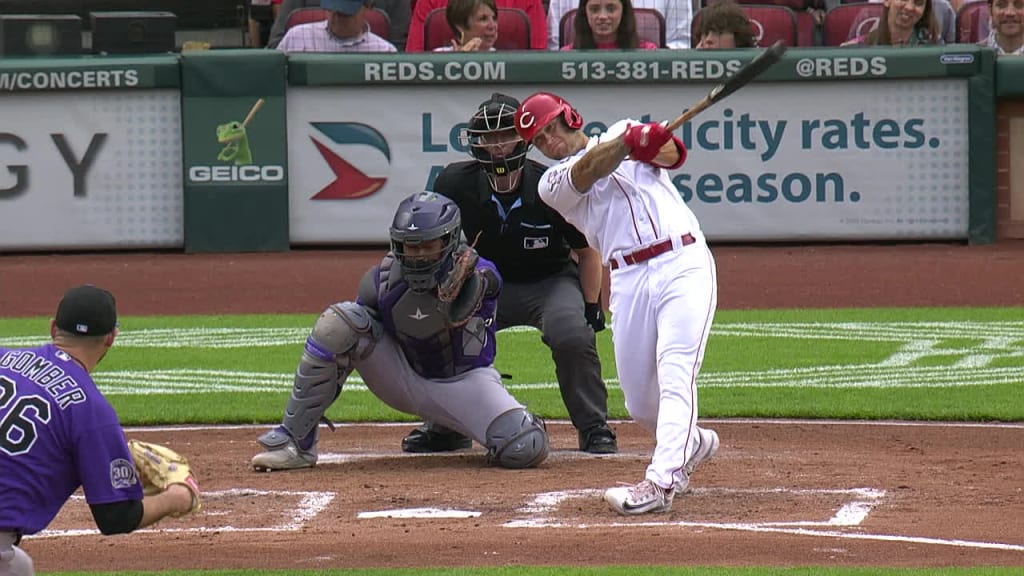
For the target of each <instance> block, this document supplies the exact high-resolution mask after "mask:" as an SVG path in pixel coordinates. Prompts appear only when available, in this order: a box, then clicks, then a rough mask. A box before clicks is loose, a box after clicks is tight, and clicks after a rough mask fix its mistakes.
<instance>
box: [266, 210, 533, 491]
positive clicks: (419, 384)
mask: <svg viewBox="0 0 1024 576" xmlns="http://www.w3.org/2000/svg"><path fill="white" fill-rule="evenodd" d="M390 235H391V251H390V252H388V253H387V255H385V256H384V259H383V260H382V261H381V262H380V264H378V265H376V266H374V267H373V268H371V269H370V270H369V271H368V272H367V273H366V274H365V275H364V276H363V279H362V282H361V283H360V286H359V295H358V298H357V300H356V301H355V302H340V303H337V304H333V305H331V306H330V307H328V308H327V309H326V310H324V312H323V313H322V314H321V315H320V318H319V319H318V320H317V321H316V324H315V325H314V326H313V330H312V332H311V333H310V335H309V338H307V339H306V346H305V349H304V351H303V353H302V359H301V360H300V361H299V366H298V368H297V370H296V371H295V381H294V385H293V386H292V390H291V396H290V397H289V399H288V406H287V407H286V409H285V412H284V418H283V419H282V420H281V425H280V426H278V427H276V428H274V429H273V430H270V431H268V432H266V433H265V434H263V435H262V436H260V437H259V443H260V444H261V445H262V446H263V447H264V448H265V449H266V451H265V452H261V453H260V454H257V455H256V456H255V457H253V459H252V466H253V468H254V469H255V470H257V471H261V472H266V471H271V470H287V469H294V468H309V467H312V466H314V465H315V464H316V461H317V440H318V436H319V429H318V423H319V422H320V421H321V419H323V417H324V413H325V412H326V411H327V408H328V407H330V405H331V404H332V403H333V402H334V401H335V400H336V399H337V397H338V395H339V394H340V393H341V388H342V385H343V384H344V383H345V380H346V379H347V378H348V375H349V374H351V373H352V371H353V370H358V371H359V374H360V375H361V376H362V378H363V381H364V382H365V383H366V386H367V388H369V389H370V391H371V392H373V393H374V394H375V395H376V396H377V397H378V398H380V399H381V400H382V401H383V402H384V403H385V404H387V405H388V406H390V407H392V408H394V409H395V410H399V411H401V412H406V413H409V414H415V415H417V416H419V417H420V418H422V419H424V420H426V421H430V422H436V423H438V424H441V425H442V426H445V427H447V428H449V429H452V430H456V431H458V432H460V433H462V434H464V435H466V436H469V437H470V438H473V439H474V440H476V441H477V442H478V443H480V444H482V445H483V446H485V447H486V448H487V461H488V463H490V464H494V465H497V466H502V467H505V468H529V467H533V466H537V465H538V464H540V463H541V462H543V461H544V459H545V458H547V455H548V437H547V432H546V430H545V428H544V422H543V421H542V420H541V419H540V418H538V417H536V416H534V415H533V414H530V413H529V412H527V411H526V408H524V407H523V405H522V404H520V403H519V402H518V401H516V399H515V398H513V397H512V395H510V394H509V393H508V391H507V390H506V389H505V387H504V386H503V384H502V382H501V375H500V374H499V373H498V372H497V370H495V369H494V368H493V366H492V362H493V360H494V354H495V330H496V329H495V323H494V316H495V308H496V302H497V297H498V293H499V292H500V290H501V277H500V276H499V274H498V271H497V269H496V268H495V267H494V265H493V264H492V263H491V262H489V261H487V260H484V259H482V258H479V256H477V254H476V251H475V250H473V248H471V247H469V246H467V245H465V244H463V243H462V238H461V235H462V226H461V219H460V216H459V209H458V207H457V206H456V205H455V203H454V202H452V201H451V200H449V199H448V198H445V197H444V196H440V195H437V194H434V193H431V192H423V193H418V194H414V195H412V196H410V197H408V198H406V199H405V200H403V201H402V203H401V204H400V205H399V206H398V210H397V212H396V213H395V217H394V221H393V223H392V225H391V230H390Z"/></svg>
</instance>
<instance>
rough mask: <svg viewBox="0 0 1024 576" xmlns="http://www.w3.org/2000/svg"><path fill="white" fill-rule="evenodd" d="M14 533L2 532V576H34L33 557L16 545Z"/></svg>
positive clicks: (0, 573)
mask: <svg viewBox="0 0 1024 576" xmlns="http://www.w3.org/2000/svg"><path fill="white" fill-rule="evenodd" d="M17 540H18V536H17V535H16V534H15V533H14V532H0V576H33V574H35V573H36V572H35V570H34V569H33V567H32V557H31V556H29V555H28V553H27V552H25V551H24V550H22V549H21V548H20V547H18V546H15V545H14V543H15V542H16V541H17Z"/></svg>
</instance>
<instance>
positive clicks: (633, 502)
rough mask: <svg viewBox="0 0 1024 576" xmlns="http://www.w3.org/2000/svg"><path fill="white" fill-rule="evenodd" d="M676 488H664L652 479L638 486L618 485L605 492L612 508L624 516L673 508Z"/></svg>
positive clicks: (665, 510) (606, 500)
mask: <svg viewBox="0 0 1024 576" xmlns="http://www.w3.org/2000/svg"><path fill="white" fill-rule="evenodd" d="M674 496H675V490H674V489H672V488H662V487H661V486H658V485H657V484H655V483H654V482H651V481H650V480H644V481H643V482H641V483H639V484H637V485H636V486H617V487H615V488H609V489H608V490H606V491H605V493H604V500H605V502H607V503H608V505H609V506H611V508H612V510H614V511H616V512H618V513H619V514H622V515H624V516H634V515H637V514H656V513H659V512H668V511H669V510H671V509H672V498H673V497H674Z"/></svg>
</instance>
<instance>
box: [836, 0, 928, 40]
mask: <svg viewBox="0 0 1024 576" xmlns="http://www.w3.org/2000/svg"><path fill="white" fill-rule="evenodd" d="M882 4H883V6H882V15H881V17H880V18H879V22H878V26H877V27H876V28H875V29H874V30H872V31H871V32H869V33H868V34H865V35H862V36H858V37H857V38H854V39H853V40H850V41H848V42H844V43H843V44H842V45H843V46H851V45H860V46H920V45H927V44H943V40H942V36H941V35H940V34H939V27H938V23H937V22H936V20H935V13H934V11H933V9H932V0H884V1H883V2H882Z"/></svg>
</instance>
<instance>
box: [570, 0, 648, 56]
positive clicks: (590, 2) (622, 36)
mask: <svg viewBox="0 0 1024 576" xmlns="http://www.w3.org/2000/svg"><path fill="white" fill-rule="evenodd" d="M573 29H574V30H575V32H576V35H575V38H574V39H573V43H572V44H566V45H565V46H562V50H635V49H637V48H639V49H641V50H657V49H658V48H659V46H658V45H657V44H655V43H653V42H649V41H647V40H641V39H640V36H639V35H638V34H637V32H636V16H635V15H634V14H633V3H632V1H631V0H580V4H579V8H578V9H577V10H576V18H575V19H574V21H573Z"/></svg>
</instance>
